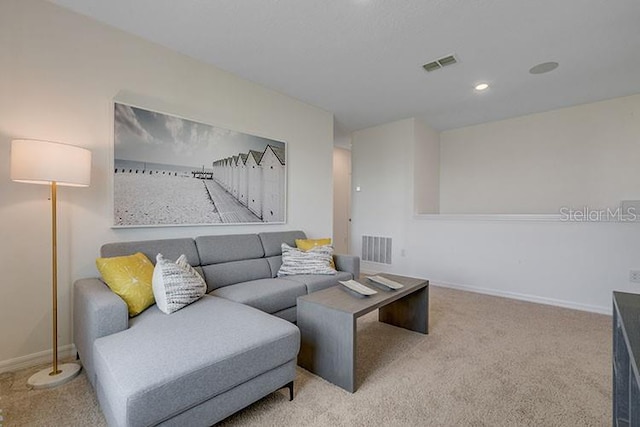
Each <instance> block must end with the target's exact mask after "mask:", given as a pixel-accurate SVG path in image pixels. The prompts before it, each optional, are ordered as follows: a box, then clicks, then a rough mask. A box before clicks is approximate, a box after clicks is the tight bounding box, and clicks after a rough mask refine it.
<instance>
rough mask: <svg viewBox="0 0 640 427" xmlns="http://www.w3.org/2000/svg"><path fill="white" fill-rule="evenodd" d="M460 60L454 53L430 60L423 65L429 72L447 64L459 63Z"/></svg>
mask: <svg viewBox="0 0 640 427" xmlns="http://www.w3.org/2000/svg"><path fill="white" fill-rule="evenodd" d="M457 62H458V60H457V59H456V57H455V56H453V55H448V56H445V57H443V58H440V59H436V60H435V61H432V62H428V63H426V64H424V65H423V66H422V68H424V69H425V70H427V71H428V72H431V71H435V70H439V69H440V68H442V67H446V66H447V65H453V64H455V63H457Z"/></svg>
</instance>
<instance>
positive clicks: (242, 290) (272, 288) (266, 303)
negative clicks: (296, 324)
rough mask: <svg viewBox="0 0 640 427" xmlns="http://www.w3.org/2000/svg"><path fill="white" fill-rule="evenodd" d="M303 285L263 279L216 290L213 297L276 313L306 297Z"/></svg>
mask: <svg viewBox="0 0 640 427" xmlns="http://www.w3.org/2000/svg"><path fill="white" fill-rule="evenodd" d="M306 294H307V288H306V287H305V285H304V284H303V283H299V282H294V281H290V280H283V279H261V280H252V281H250V282H244V283H237V284H235V285H231V286H225V287H224V288H219V289H216V290H215V291H213V292H212V293H211V295H215V296H219V297H222V298H226V299H230V300H232V301H236V302H239V303H242V304H247V305H249V306H251V307H255V308H257V309H259V310H262V311H265V312H267V313H275V312H277V311H280V310H284V309H286V308H289V307H294V306H295V305H296V299H297V298H298V297H299V296H302V295H306Z"/></svg>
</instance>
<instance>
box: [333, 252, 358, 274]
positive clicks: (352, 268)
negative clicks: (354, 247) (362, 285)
mask: <svg viewBox="0 0 640 427" xmlns="http://www.w3.org/2000/svg"><path fill="white" fill-rule="evenodd" d="M333 261H334V262H335V263H336V269H337V270H338V271H346V272H348V273H351V274H353V279H354V280H358V279H359V278H360V257H357V256H355V255H343V254H336V255H334V256H333Z"/></svg>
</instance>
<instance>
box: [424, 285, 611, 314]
mask: <svg viewBox="0 0 640 427" xmlns="http://www.w3.org/2000/svg"><path fill="white" fill-rule="evenodd" d="M430 285H433V286H440V287H443V288H451V289H458V290H461V291H468V292H475V293H478V294H485V295H493V296H496V297H503V298H511V299H517V300H521V301H528V302H534V303H537V304H546V305H555V306H557V307H563V308H571V309H573V310H580V311H588V312H591V313H598V314H606V315H608V316H611V314H612V310H613V309H612V307H602V306H598V305H588V304H580V303H576V302H571V301H564V300H559V299H554V298H545V297H539V296H535V295H529V294H521V293H518V292H508V291H500V290H497V289H488V288H478V287H475V286H468V285H457V284H453V283H444V282H437V283H433V282H431V283H430Z"/></svg>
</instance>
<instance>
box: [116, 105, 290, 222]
mask: <svg viewBox="0 0 640 427" xmlns="http://www.w3.org/2000/svg"><path fill="white" fill-rule="evenodd" d="M286 175H287V163H286V144H285V143H284V142H281V141H275V140H272V139H268V138H263V137H260V136H255V135H249V134H246V133H242V132H235V131H232V130H227V129H222V128H219V127H216V126H211V125H207V124H204V123H199V122H195V121H192V120H187V119H183V118H180V117H176V116H172V115H169V114H163V113H159V112H155V111H149V110H146V109H143V108H138V107H134V106H131V105H126V104H121V103H114V162H113V214H114V217H113V222H114V226H116V227H119V226H120V227H140V226H169V225H209V224H251V223H284V222H285V219H286V203H287V201H286V196H287V192H286Z"/></svg>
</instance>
